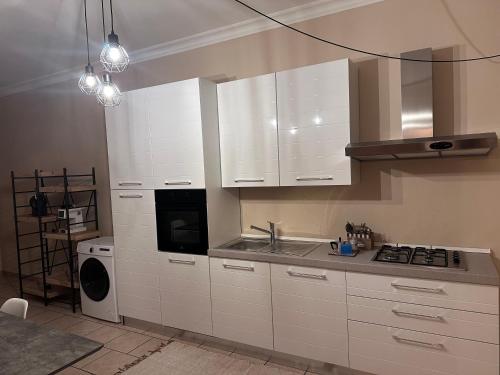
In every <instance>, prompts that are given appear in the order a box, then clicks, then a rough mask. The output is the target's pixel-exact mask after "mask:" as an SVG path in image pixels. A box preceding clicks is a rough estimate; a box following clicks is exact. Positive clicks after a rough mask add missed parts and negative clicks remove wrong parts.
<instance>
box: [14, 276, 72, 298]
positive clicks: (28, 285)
mask: <svg viewBox="0 0 500 375" xmlns="http://www.w3.org/2000/svg"><path fill="white" fill-rule="evenodd" d="M23 292H24V293H27V294H31V295H33V296H38V297H43V289H42V287H41V286H40V285H38V283H37V282H36V281H35V280H29V279H26V280H24V281H23ZM62 295H63V293H61V292H59V291H57V290H47V298H49V299H52V298H56V297H59V296H62Z"/></svg>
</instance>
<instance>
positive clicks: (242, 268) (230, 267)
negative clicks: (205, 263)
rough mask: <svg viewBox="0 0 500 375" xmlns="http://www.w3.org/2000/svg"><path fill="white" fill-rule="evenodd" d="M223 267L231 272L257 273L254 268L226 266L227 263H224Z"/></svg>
mask: <svg viewBox="0 0 500 375" xmlns="http://www.w3.org/2000/svg"><path fill="white" fill-rule="evenodd" d="M222 266H223V267H224V268H227V269H229V270H240V271H250V272H253V271H255V268H254V267H253V266H236V265H233V264H226V263H224V264H223V265H222Z"/></svg>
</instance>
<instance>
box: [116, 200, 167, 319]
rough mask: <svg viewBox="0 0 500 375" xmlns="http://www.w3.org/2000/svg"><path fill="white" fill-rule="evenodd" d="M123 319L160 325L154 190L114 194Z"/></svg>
mask: <svg viewBox="0 0 500 375" xmlns="http://www.w3.org/2000/svg"><path fill="white" fill-rule="evenodd" d="M111 203H112V213H113V231H114V241H115V249H116V251H115V260H116V290H117V296H118V312H119V314H120V315H123V316H126V317H131V318H136V319H141V320H145V321H149V322H154V323H158V324H160V323H161V305H160V285H159V274H160V267H159V258H158V251H157V243H156V217H155V200H154V191H153V190H113V191H111Z"/></svg>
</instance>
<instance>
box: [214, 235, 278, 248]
mask: <svg viewBox="0 0 500 375" xmlns="http://www.w3.org/2000/svg"><path fill="white" fill-rule="evenodd" d="M267 245H269V241H265V240H252V239H247V238H241V239H239V240H237V241H233V242H230V243H228V244H226V245H222V246H219V249H229V250H244V251H257V250H259V249H261V248H263V247H265V246H267Z"/></svg>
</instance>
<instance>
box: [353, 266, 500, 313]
mask: <svg viewBox="0 0 500 375" xmlns="http://www.w3.org/2000/svg"><path fill="white" fill-rule="evenodd" d="M347 294H348V295H352V296H358V297H368V298H377V299H384V300H389V301H400V302H407V303H414V304H418V305H428V306H436V307H447V308H451V309H457V310H467V311H476V312H482V313H487V314H496V315H498V288H497V287H496V286H489V285H474V284H465V283H455V282H448V281H437V280H422V279H413V278H406V277H396V276H381V275H371V274H364V273H354V272H348V273H347Z"/></svg>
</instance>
